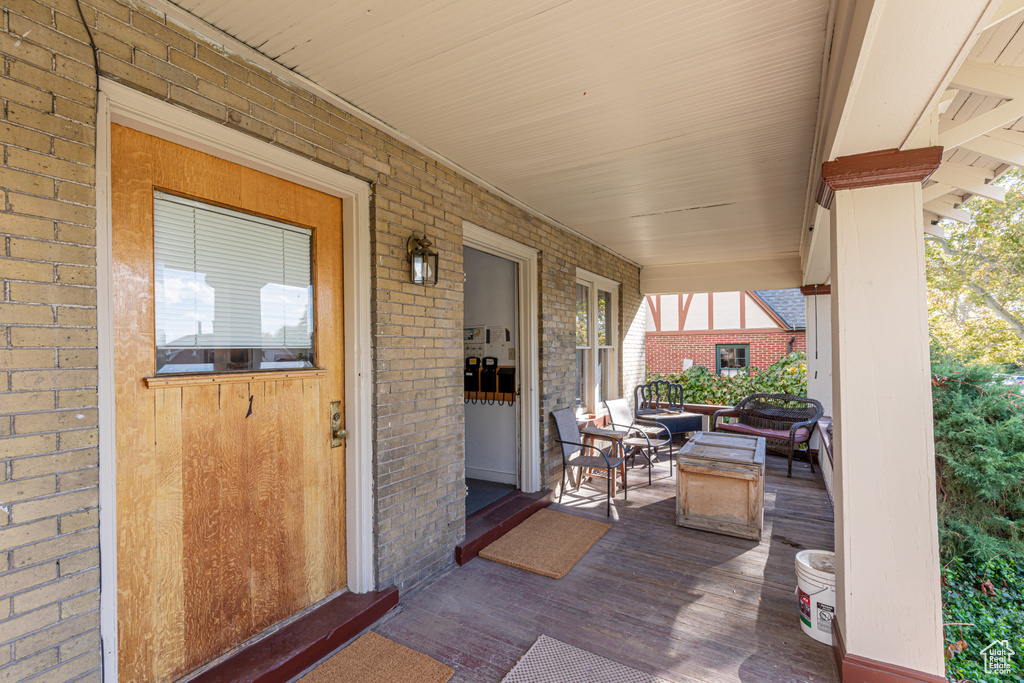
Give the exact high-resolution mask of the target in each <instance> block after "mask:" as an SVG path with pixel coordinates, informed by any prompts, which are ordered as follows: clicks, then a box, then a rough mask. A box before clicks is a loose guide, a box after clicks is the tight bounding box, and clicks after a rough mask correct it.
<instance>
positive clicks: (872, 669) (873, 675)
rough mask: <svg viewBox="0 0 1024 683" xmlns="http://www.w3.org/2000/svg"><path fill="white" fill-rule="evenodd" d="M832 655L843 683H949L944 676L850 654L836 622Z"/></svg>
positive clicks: (833, 625) (834, 623)
mask: <svg viewBox="0 0 1024 683" xmlns="http://www.w3.org/2000/svg"><path fill="white" fill-rule="evenodd" d="M832 654H833V655H834V656H835V658H836V668H837V669H838V670H839V680H840V681H842V682H843V683H910V682H913V683H949V681H947V680H946V679H945V678H944V677H942V676H936V675H935V674H927V673H924V672H923V671H915V670H914V669H908V668H906V667H903V666H897V665H896V664H886V663H885V662H879V661H876V660H874V659H868V658H867V657H861V656H860V655H851V654H849V653H848V652H847V651H846V645H845V644H844V643H843V634H842V633H840V632H839V625H838V624H836V622H835V621H833V622H832Z"/></svg>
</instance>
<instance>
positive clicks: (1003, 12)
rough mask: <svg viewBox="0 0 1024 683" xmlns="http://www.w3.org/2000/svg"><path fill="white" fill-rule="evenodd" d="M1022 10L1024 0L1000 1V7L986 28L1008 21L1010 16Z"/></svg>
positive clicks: (1023, 8)
mask: <svg viewBox="0 0 1024 683" xmlns="http://www.w3.org/2000/svg"><path fill="white" fill-rule="evenodd" d="M1021 11H1024V0H1003V1H1002V2H1001V3H999V9H997V10H996V13H995V14H994V15H992V18H991V19H989V22H988V26H986V27H985V28H986V29H989V28H992V27H993V26H995V25H996V24H999V23H1001V22H1004V21H1006V20H1007V19H1009V18H1010V17H1013V16H1016V15H1017V14H1019V13H1020V12H1021Z"/></svg>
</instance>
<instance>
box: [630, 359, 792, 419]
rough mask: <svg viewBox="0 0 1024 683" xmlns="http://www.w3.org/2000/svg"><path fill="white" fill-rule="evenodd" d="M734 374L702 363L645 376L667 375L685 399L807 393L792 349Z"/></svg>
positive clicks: (728, 401)
mask: <svg viewBox="0 0 1024 683" xmlns="http://www.w3.org/2000/svg"><path fill="white" fill-rule="evenodd" d="M754 370H755V371H754V372H753V373H748V372H747V371H742V372H741V373H740V374H738V375H736V376H734V377H725V376H722V375H716V374H715V373H714V372H712V371H711V370H708V369H707V368H706V367H704V366H703V365H694V366H691V367H689V368H687V369H686V370H683V371H682V372H670V373H667V374H663V375H648V377H647V380H648V381H651V380H653V379H667V380H668V381H670V382H677V383H679V384H682V385H683V400H684V401H685V402H686V403H704V404H709V405H722V406H732V405H736V404H737V403H739V402H740V401H741V400H743V399H744V398H745V397H747V396H750V395H751V394H761V393H764V394H793V395H795V396H806V395H807V362H806V357H805V356H804V354H803V353H800V352H798V351H794V352H793V353H790V354H787V355H785V356H783V357H782V358H780V359H779V360H777V361H776V362H774V363H772V364H771V365H770V366H769V367H768V368H767V369H766V370H763V371H756V368H755V369H754Z"/></svg>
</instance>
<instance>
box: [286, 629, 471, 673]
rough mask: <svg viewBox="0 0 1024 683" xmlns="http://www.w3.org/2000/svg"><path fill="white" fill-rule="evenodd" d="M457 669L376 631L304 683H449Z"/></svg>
mask: <svg viewBox="0 0 1024 683" xmlns="http://www.w3.org/2000/svg"><path fill="white" fill-rule="evenodd" d="M454 673H455V669H453V668H451V667H450V666H445V665H444V664H442V663H441V662H439V661H437V660H436V659H431V658H430V657H428V656H426V655H425V654H422V653H419V652H416V651H415V650H410V649H409V648H407V647H405V646H404V645H399V644H398V643H396V642H394V641H391V640H388V639H387V638H385V637H384V636H379V635H377V634H376V633H373V632H372V631H371V632H370V633H366V634H364V635H362V636H360V637H359V638H358V639H357V640H356V641H355V642H354V643H352V644H351V645H349V646H348V647H346V648H345V649H344V650H342V651H341V652H339V653H338V654H336V655H334V656H333V657H331V658H330V659H328V660H327V661H326V662H324V663H323V664H321V665H320V666H318V667H317V668H315V669H313V670H312V671H310V672H309V673H308V674H306V675H305V676H303V677H302V679H301V680H302V682H303V683H409V682H410V681H417V683H420V682H422V683H446V682H447V681H448V679H449V678H451V677H452V674H454Z"/></svg>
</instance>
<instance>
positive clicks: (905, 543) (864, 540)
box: [822, 147, 945, 683]
mask: <svg viewBox="0 0 1024 683" xmlns="http://www.w3.org/2000/svg"><path fill="white" fill-rule="evenodd" d="M941 154H942V149H941V148H939V147H933V148H928V149H923V150H922V149H918V150H909V151H905V152H898V151H896V150H887V151H884V152H873V153H870V154H861V155H856V156H852V157H844V158H840V159H838V160H837V161H833V162H829V163H826V164H824V166H823V169H822V170H823V174H822V175H823V177H824V179H825V181H826V182H827V183H828V184H829V186H830V187H831V188H832V189H833V190H834V191H835V198H834V203H833V205H832V209H831V230H832V235H831V236H832V239H831V242H832V245H831V248H832V254H831V259H832V282H831V285H832V292H831V303H832V363H833V372H832V381H833V393H832V396H833V400H832V414H833V417H834V419H835V424H834V432H835V459H836V472H835V502H836V554H837V576H836V579H837V585H836V599H837V606H836V620H835V624H834V626H835V627H837V628H834V629H833V633H834V634H836V631H838V634H836V635H837V636H838V637H837V638H835V639H836V640H837V641H838V642H837V648H838V649H837V659H838V661H839V664H840V671H841V675H842V677H843V681H844V683H853V682H856V681H876V680H886V681H901V680H911V681H936V682H937V681H944V680H945V678H944V677H943V675H944V672H945V663H944V659H943V634H942V610H941V596H940V592H939V548H938V532H937V520H936V509H935V464H934V458H935V455H934V443H933V440H932V408H931V388H930V365H929V355H928V311H927V300H926V295H925V260H924V238H923V235H924V225H923V219H922V210H921V182H922V181H923V180H924V179H925V178H927V177H928V175H930V174H931V172H932V171H934V169H935V168H937V167H938V164H939V162H940V161H941ZM839 643H841V645H840V644H839ZM844 646H845V651H843V647H844ZM880 674H888V676H887V677H882V678H879V677H878V676H879V675H880Z"/></svg>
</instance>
